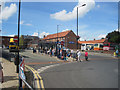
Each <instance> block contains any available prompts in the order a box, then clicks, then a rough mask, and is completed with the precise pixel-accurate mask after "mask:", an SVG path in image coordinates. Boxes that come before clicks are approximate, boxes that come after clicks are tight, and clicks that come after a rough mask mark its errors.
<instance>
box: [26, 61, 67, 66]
mask: <svg viewBox="0 0 120 90" xmlns="http://www.w3.org/2000/svg"><path fill="white" fill-rule="evenodd" d="M67 62H68V61H55V62H40V63H39V62H38V63H35V62H33V63H25V64H26V65H32V64H34V65H36V64H54V63H67Z"/></svg>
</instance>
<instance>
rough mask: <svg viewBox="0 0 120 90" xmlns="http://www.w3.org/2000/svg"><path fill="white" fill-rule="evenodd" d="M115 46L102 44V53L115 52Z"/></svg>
mask: <svg viewBox="0 0 120 90" xmlns="http://www.w3.org/2000/svg"><path fill="white" fill-rule="evenodd" d="M115 46H116V44H114V43H108V42H107V43H104V45H103V50H104V51H109V50H115Z"/></svg>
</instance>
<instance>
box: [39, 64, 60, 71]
mask: <svg viewBox="0 0 120 90" xmlns="http://www.w3.org/2000/svg"><path fill="white" fill-rule="evenodd" d="M59 65H60V64H55V65H49V66H44V67H41V68H40V69H38V70H37V71H38V73H41V72H43V71H44V70H46V69H48V68H51V67H55V66H59Z"/></svg>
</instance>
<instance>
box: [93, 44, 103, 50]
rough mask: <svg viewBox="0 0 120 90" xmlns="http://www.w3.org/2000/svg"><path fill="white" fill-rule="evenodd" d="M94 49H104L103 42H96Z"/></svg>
mask: <svg viewBox="0 0 120 90" xmlns="http://www.w3.org/2000/svg"><path fill="white" fill-rule="evenodd" d="M94 50H103V44H102V43H96V44H94Z"/></svg>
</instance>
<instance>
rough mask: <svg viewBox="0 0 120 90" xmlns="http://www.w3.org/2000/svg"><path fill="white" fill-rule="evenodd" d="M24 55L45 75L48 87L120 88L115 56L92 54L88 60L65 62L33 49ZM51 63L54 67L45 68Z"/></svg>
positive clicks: (23, 53)
mask: <svg viewBox="0 0 120 90" xmlns="http://www.w3.org/2000/svg"><path fill="white" fill-rule="evenodd" d="M21 55H23V56H24V57H25V63H26V64H27V65H29V66H31V67H33V68H34V69H36V70H37V71H38V73H39V74H40V75H41V76H42V78H43V82H44V86H45V88H118V59H115V58H113V57H112V56H104V55H100V56H99V54H98V55H89V61H83V62H76V61H75V62H71V63H66V62H61V61H60V60H58V59H57V58H55V57H50V56H48V55H42V54H33V53H32V51H25V52H22V53H21ZM81 59H82V60H84V54H82V56H81ZM50 65H55V66H51V67H45V66H50ZM43 67H45V68H43ZM42 69H43V70H42ZM40 70H42V71H40Z"/></svg>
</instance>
